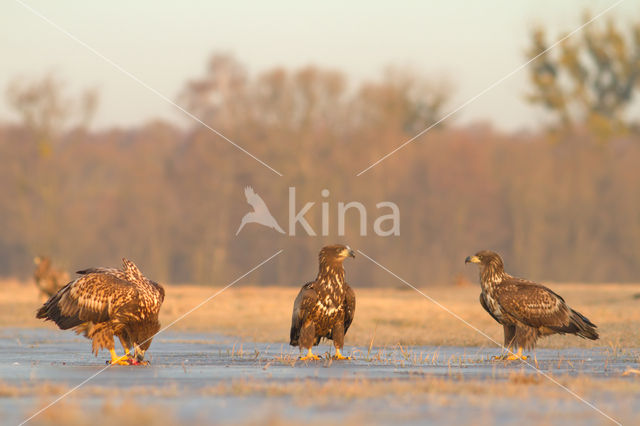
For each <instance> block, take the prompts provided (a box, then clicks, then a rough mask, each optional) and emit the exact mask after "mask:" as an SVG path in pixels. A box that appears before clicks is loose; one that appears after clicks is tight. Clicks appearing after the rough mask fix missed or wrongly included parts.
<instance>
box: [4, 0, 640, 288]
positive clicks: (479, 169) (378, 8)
mask: <svg viewBox="0 0 640 426" xmlns="http://www.w3.org/2000/svg"><path fill="white" fill-rule="evenodd" d="M27 4H28V5H30V6H32V7H33V8H35V9H36V10H37V11H39V12H40V13H42V14H43V15H44V16H46V17H47V18H48V19H50V20H51V21H52V22H54V23H55V24H57V25H59V26H60V27H62V28H64V29H65V30H67V31H69V32H70V33H71V34H73V35H74V36H75V37H77V38H78V39H79V40H81V41H82V42H85V43H87V44H88V45H90V46H92V47H93V48H94V49H96V51H98V52H100V53H101V54H103V55H105V56H106V57H108V58H110V59H111V60H113V61H115V62H116V63H117V64H118V65H120V66H121V67H122V68H123V69H125V70H126V71H127V72H130V73H132V74H133V75H135V76H136V77H137V78H139V79H140V80H142V81H143V82H145V83H146V84H148V85H149V86H151V87H153V88H154V89H156V90H158V91H159V92H161V93H162V94H163V95H165V96H167V97H168V98H170V99H172V100H173V101H174V102H175V103H177V104H178V105H180V106H182V107H183V108H185V109H186V110H188V111H189V112H191V113H192V114H194V115H195V116H197V117H198V118H199V119H201V120H202V121H203V122H205V123H207V124H208V125H210V126H211V127H213V128H214V129H216V130H218V131H219V132H221V133H223V134H224V135H225V136H226V137H228V138H230V139H231V140H233V141H234V142H236V143H238V144H239V145H240V146H242V147H243V148H245V149H247V150H248V151H249V152H251V153H252V154H254V155H255V156H257V157H258V158H260V159H261V160H263V161H265V162H266V163H267V164H269V165H270V166H271V167H273V168H275V169H276V170H278V171H279V172H281V173H282V174H283V176H282V177H280V176H278V175H277V174H275V173H273V172H272V171H271V170H269V169H268V168H266V167H264V166H262V165H261V164H259V163H258V162H256V161H255V160H254V159H252V158H251V157H249V156H247V155H245V154H244V153H242V152H240V151H239V150H238V149H236V148H235V147H233V146H232V145H231V144H229V143H228V142H226V141H224V140H223V139H222V138H220V137H219V136H217V135H216V134H214V133H213V132H211V131H210V130H208V129H207V128H206V127H204V126H202V125H201V124H200V123H198V122H196V121H194V120H192V119H191V118H189V117H187V116H185V115H184V114H183V113H181V112H180V111H179V110H178V109H176V108H175V107H173V106H172V105H170V104H169V103H167V102H165V101H164V100H162V99H161V98H160V97H158V96H157V94H154V93H152V92H151V91H149V90H148V89H146V88H144V87H143V86H142V85H140V84H139V83H137V82H135V81H134V80H132V79H131V78H130V77H129V76H127V75H125V74H124V73H122V72H121V71H119V70H118V69H116V68H115V67H113V66H112V65H110V64H109V63H107V62H105V61H104V60H102V59H100V58H99V57H97V56H96V55H94V54H93V53H92V52H90V51H89V50H88V49H86V48H85V47H83V46H82V45H80V44H78V43H77V42H75V41H73V40H72V39H71V38H69V37H68V36H66V35H65V34H63V33H62V32H60V31H58V30H57V29H55V28H54V27H53V26H51V25H50V24H49V23H47V22H45V21H44V20H43V19H41V18H40V17H38V16H36V15H35V14H34V13H33V12H32V11H30V10H28V9H27V8H25V7H23V6H22V5H20V4H19V3H17V2H6V3H4V4H3V5H2V6H0V10H1V11H2V15H3V16H4V18H5V19H4V20H5V23H4V24H3V26H2V28H0V52H1V53H2V56H3V58H4V60H3V65H2V70H1V72H0V85H1V87H2V92H1V93H2V99H1V101H0V224H1V227H0V276H3V277H17V278H20V279H26V278H28V277H29V276H30V275H31V273H32V271H33V268H34V263H33V259H34V257H35V256H38V255H40V256H50V257H51V258H52V260H53V262H54V264H56V265H58V266H59V267H60V268H61V269H65V270H68V271H74V270H77V269H81V268H85V267H88V266H97V265H101V266H118V265H119V264H120V258H121V257H123V256H126V257H128V258H130V259H132V260H134V261H136V262H137V263H138V265H139V266H140V267H141V269H142V270H143V271H144V272H145V273H146V274H147V275H148V276H149V277H152V278H153V279H156V280H158V281H162V282H170V283H196V284H211V285H220V284H226V283H228V282H229V281H231V280H233V279H235V278H236V277H237V276H239V275H241V274H243V273H245V272H246V271H247V270H248V269H250V268H251V267H253V266H254V265H256V264H258V263H259V262H260V261H262V260H264V259H265V258H267V257H269V256H271V255H272V254H273V253H275V252H276V251H277V250H279V249H284V253H283V254H282V255H280V256H278V257H277V258H275V259H274V260H273V261H272V262H270V263H268V264H267V265H265V266H264V267H262V268H260V269H259V270H257V271H255V272H254V273H253V274H252V275H251V276H250V277H249V278H247V280H249V281H251V282H252V283H254V284H261V285H262V284H264V285H266V284H278V285H301V284H303V283H304V282H306V281H308V280H311V279H313V278H314V276H315V273H316V270H317V262H316V258H317V252H318V250H319V248H320V247H321V246H323V245H325V244H327V243H335V242H341V243H346V244H350V245H351V246H352V247H354V248H356V249H360V250H362V251H363V252H365V253H367V254H368V255H370V256H372V257H373V258H374V259H376V260H378V261H380V262H381V263H383V264H384V265H385V266H387V267H389V268H390V269H391V270H393V271H394V272H396V273H398V274H399V275H400V276H402V277H403V278H405V279H407V280H408V281H409V282H411V283H413V284H414V285H417V286H425V285H431V284H448V283H463V282H466V281H467V280H473V281H475V280H476V278H475V274H476V273H477V271H475V270H470V269H469V268H465V267H464V258H465V256H467V255H469V254H472V253H474V252H475V251H477V250H480V249H486V248H489V249H493V250H496V251H498V252H500V253H501V254H502V255H503V257H504V258H505V262H506V265H507V270H508V271H510V272H511V273H513V274H516V275H523V276H527V277H529V278H532V279H537V280H552V281H573V282H578V281H582V282H627V281H635V282H638V281H640V118H639V117H640V102H639V97H640V96H639V95H640V6H638V5H637V3H636V2H624V3H622V4H620V5H618V6H616V7H615V8H613V9H612V10H611V11H609V12H608V13H606V14H605V15H604V16H603V17H601V18H599V19H597V20H596V21H595V22H593V23H592V24H590V25H588V26H587V27H585V28H584V29H583V30H582V31H580V32H579V33H576V34H574V35H573V36H572V37H570V38H569V39H568V40H566V41H565V42H563V43H562V44H560V45H559V46H557V47H555V48H554V49H552V50H551V51H549V52H548V53H545V54H543V55H541V56H540V57H538V58H537V59H536V60H534V61H533V62H532V63H531V64H529V65H528V66H527V67H525V68H524V69H522V70H520V71H519V72H517V73H515V74H514V75H513V76H512V77H511V78H509V79H507V80H506V81H504V83H502V84H500V85H498V86H497V87H495V88H494V89H492V90H491V91H490V92H488V93H486V94H485V95H483V96H482V97H481V98H479V99H478V100H476V101H475V102H474V103H472V104H470V105H469V106H468V107H466V108H464V109H463V110H461V111H460V112H459V113H456V114H455V115H453V116H452V117H450V118H448V119H447V120H445V121H444V122H442V123H441V124H439V125H438V126H436V127H435V128H433V129H432V130H430V131H429V132H427V133H426V134H425V135H424V136H422V137H421V138H419V139H418V140H416V141H415V142H414V143H412V144H409V145H408V146H407V147H405V148H404V149H402V150H401V151H399V152H397V153H396V154H395V155H393V156H391V157H390V158H389V159H387V160H386V161H384V162H382V163H380V164H379V165H378V166H376V167H374V168H372V169H370V170H368V171H367V172H366V173H364V174H362V175H361V176H356V175H357V174H358V173H359V172H360V171H362V170H363V169H365V168H367V167H368V166H369V165H371V164H372V163H373V162H374V161H376V160H378V159H379V158H380V157H382V156H384V155H385V154H387V153H388V152H390V151H392V150H393V149H395V148H396V147H397V146H398V145H400V144H402V143H403V142H405V141H406V140H408V139H410V138H411V137H413V136H414V135H415V134H417V133H418V132H420V131H421V130H423V129H425V128H426V127H428V126H430V125H431V124H433V123H435V122H436V121H437V120H438V119H440V118H441V117H443V116H445V115H446V114H447V113H449V112H450V111H452V110H453V109H455V108H456V107H458V106H459V105H460V104H462V103H463V102H465V101H467V100H468V99H470V98H471V97H473V96H475V95H476V94H477V93H479V92H481V91H482V90H484V89H485V88H486V87H488V86H489V85H491V84H493V83H494V82H496V81H497V80H498V79H500V78H501V77H503V76H504V75H506V74H507V73H509V72H511V71H513V70H514V69H516V68H517V67H518V66H519V65H521V64H522V63H524V62H526V61H527V60H528V59H530V58H533V57H534V56H536V55H538V54H539V53H541V52H543V51H544V50H545V49H546V48H547V47H549V46H550V45H551V44H553V43H554V42H556V41H557V40H559V39H560V38H562V37H563V36H564V35H566V34H567V33H569V32H570V31H573V30H574V29H575V28H577V27H579V26H580V25H581V24H582V23H584V22H586V21H587V20H589V19H590V17H592V16H594V15H595V14H597V13H599V12H600V11H602V10H604V9H606V8H607V7H609V6H611V5H613V4H614V1H577V0H576V1H566V2H562V3H561V4H558V3H557V2H551V1H524V2H507V1H496V2H493V3H492V2H489V4H487V2H482V4H480V3H478V4H477V5H476V4H471V5H469V4H468V3H467V2H462V1H451V2H446V4H445V2H442V3H438V4H427V3H426V2H407V3H403V4H402V5H398V4H395V3H394V4H393V5H391V4H382V3H375V4H371V3H370V2H352V3H350V4H349V5H344V4H342V3H339V2H334V1H330V2H325V3H323V5H300V4H298V3H297V2H268V3H264V4H251V3H247V2H236V3H234V5H228V4H227V5H217V4H212V3H210V2H193V3H191V4H190V5H188V6H184V5H181V6H178V4H177V3H175V4H156V3H155V2H150V1H141V2H136V3H135V4H133V5H132V4H129V3H124V2H109V3H104V4H100V5H97V4H89V3H82V2H62V3H58V2H56V3H55V4H54V3H50V2H45V1H29V2H27ZM245 186H252V187H253V188H254V189H255V190H256V192H257V193H258V194H260V196H261V197H262V198H263V199H264V200H265V202H266V203H267V205H268V206H269V208H270V210H271V213H272V214H273V216H274V217H275V218H276V219H277V220H278V222H279V223H280V225H281V226H282V227H283V228H285V229H287V223H288V217H289V211H288V208H289V206H288V202H289V198H288V188H289V187H295V188H296V196H297V210H299V209H300V208H302V206H303V205H304V204H305V203H307V202H314V203H315V206H314V207H313V208H312V209H311V210H310V211H309V213H308V214H307V216H306V217H307V220H308V221H309V223H310V224H311V225H312V226H313V227H314V228H315V230H316V232H318V233H320V229H321V223H322V217H321V215H322V211H321V207H320V204H321V203H322V202H326V203H329V212H330V216H329V222H330V233H329V235H328V236H315V237H311V236H307V235H306V234H305V233H304V232H303V231H302V229H301V228H300V227H298V232H297V235H296V236H295V237H294V236H289V235H282V234H279V233H277V232H275V231H273V230H271V229H267V228H264V227H260V226H258V225H255V224H254V225H247V226H246V227H245V228H244V229H243V231H242V232H241V233H240V234H239V235H238V236H236V235H235V233H236V230H237V229H238V226H239V224H240V221H241V219H242V217H243V216H244V214H245V213H247V212H249V211H250V210H251V208H250V206H249V205H248V204H247V202H246V199H245V196H244V192H243V190H244V187H245ZM323 189H328V190H329V191H330V196H329V197H322V196H321V191H322V190H323ZM349 201H359V202H361V203H363V204H364V205H365V206H366V208H367V212H368V215H369V217H368V220H367V226H368V233H369V236H366V237H362V236H360V222H359V218H358V215H357V214H356V212H355V211H350V212H349V213H348V217H347V228H346V234H345V236H338V229H337V217H338V215H337V206H338V202H349ZM381 201H392V202H395V203H396V204H397V205H398V206H399V208H400V212H401V219H400V235H399V236H389V237H379V236H376V235H375V234H374V233H373V232H372V226H373V222H374V221H375V219H376V218H377V217H378V216H379V215H380V214H383V213H388V211H384V212H383V211H381V210H380V211H379V210H378V209H376V204H377V203H379V202H381ZM347 268H348V271H349V272H348V273H349V280H350V281H351V282H352V283H353V284H354V285H355V286H401V285H402V284H399V283H398V282H397V281H396V280H395V279H393V278H392V277H390V276H389V275H387V274H386V273H385V272H383V271H381V270H380V269H378V268H377V267H376V266H375V265H373V264H372V263H370V262H369V261H367V260H365V259H363V258H362V257H361V256H360V257H359V258H356V259H355V261H353V262H351V263H349V264H348V265H347Z"/></svg>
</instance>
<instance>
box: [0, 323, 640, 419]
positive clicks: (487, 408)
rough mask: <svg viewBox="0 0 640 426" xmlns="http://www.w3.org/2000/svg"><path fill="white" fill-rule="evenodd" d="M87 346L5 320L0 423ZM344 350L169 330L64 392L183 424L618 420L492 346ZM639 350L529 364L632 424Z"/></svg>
mask: <svg viewBox="0 0 640 426" xmlns="http://www.w3.org/2000/svg"><path fill="white" fill-rule="evenodd" d="M89 348H90V343H89V341H87V340H85V339H83V338H81V337H79V336H76V335H75V334H73V333H72V332H62V331H52V330H47V329H19V328H5V329H0V383H2V389H0V418H1V419H2V424H19V423H20V422H21V421H22V420H24V419H25V418H27V417H28V416H29V415H31V414H33V413H34V412H35V411H37V409H38V408H39V407H43V406H45V405H47V404H48V403H49V402H51V401H54V400H55V399H56V398H57V397H58V396H60V395H61V394H63V393H64V392H66V391H67V390H69V389H71V388H73V387H74V386H76V385H77V384H80V383H81V382H83V381H84V380H85V379H87V378H89V377H90V376H92V375H93V374H95V373H97V372H99V371H101V370H103V369H104V367H105V360H106V359H107V358H108V353H107V352H102V353H101V354H100V355H99V356H98V358H95V357H93V355H91V354H90V350H89ZM328 348H329V346H328V345H326V344H324V345H321V346H320V347H319V348H318V349H317V350H316V352H317V353H318V354H322V353H323V352H326V351H327V350H328ZM345 349H346V352H347V353H351V354H353V355H354V358H355V359H354V360H352V361H336V362H332V361H330V360H326V359H325V360H322V361H317V362H308V363H305V362H300V361H296V356H297V354H298V353H297V350H294V349H293V348H290V347H289V346H284V345H281V344H271V345H270V344H264V343H258V344H254V343H248V342H241V341H240V340H236V339H233V338H229V337H221V336H216V335H207V334H190V333H170V332H167V333H166V334H163V335H161V336H158V337H157V338H156V339H155V340H154V342H153V344H152V346H151V349H150V350H149V352H148V354H149V355H150V356H151V357H152V360H151V365H150V366H147V367H135V366H124V367H123V366H113V367H109V368H106V369H104V371H101V372H100V373H99V374H98V375H97V376H95V377H94V378H92V379H91V380H90V381H89V382H87V383H86V384H85V385H84V386H82V387H81V388H80V389H78V390H77V391H75V392H73V393H72V394H71V395H70V397H69V400H70V401H75V402H76V403H77V405H79V406H81V407H82V408H81V410H92V409H99V408H100V407H101V406H103V404H104V403H105V401H106V400H109V401H111V402H114V401H115V402H114V403H116V404H117V403H118V401H121V400H124V399H128V400H135V403H136V404H139V405H140V406H145V407H146V406H148V407H156V408H154V409H159V408H157V407H162V408H161V409H162V410H165V411H166V413H167V416H169V413H170V416H171V418H173V419H176V420H177V421H178V422H182V423H186V422H194V423H214V422H216V423H263V422H265V421H266V420H270V421H271V422H272V423H278V424H280V423H289V422H297V423H299V422H310V423H327V422H336V423H339V422H342V423H344V422H349V423H351V424H362V423H367V424H372V423H374V424H398V423H403V424H425V423H434V424H435V423H447V424H454V423H456V424H464V423H467V424H470V423H474V424H483V423H486V424H494V423H497V424H512V423H514V422H518V423H519V424H538V423H539V422H544V423H550V424H563V425H566V424H572V423H575V424H613V423H612V422H610V421H609V420H608V419H607V418H606V417H605V416H603V415H602V414H600V413H598V412H597V411H596V410H595V409H594V408H592V407H590V406H589V405H588V404H586V403H585V402H582V401H580V400H579V399H578V398H576V397H575V396H572V395H570V394H569V392H568V391H566V390H564V389H562V388H561V387H560V386H559V385H557V384H554V383H552V382H551V381H550V380H549V379H548V378H545V377H542V376H541V375H540V374H539V373H538V372H536V370H535V369H534V368H532V367H531V366H528V365H525V364H523V363H521V362H518V361H514V362H503V361H492V360H491V359H490V358H491V356H492V355H496V354H497V351H498V350H497V349H494V348H462V347H409V348H402V347H389V348H378V347H373V348H371V349H369V348H353V347H349V346H347V347H346V348H345ZM118 350H119V351H121V349H120V348H118ZM639 353H640V351H638V350H633V349H625V350H622V349H620V348H601V349H588V350H587V349H579V350H578V349H554V350H549V349H539V350H538V351H537V352H536V361H535V362H537V366H538V367H539V368H540V370H542V371H544V372H545V373H546V374H548V375H550V376H551V377H553V378H554V380H557V381H558V382H559V383H560V384H562V385H563V386H567V387H569V388H571V389H573V390H575V392H576V393H577V394H579V395H580V396H582V397H584V398H585V399H586V400H588V401H589V403H592V404H593V405H594V406H596V407H597V408H598V409H600V410H602V411H603V412H605V413H606V414H607V415H610V416H612V417H614V418H616V419H617V420H620V421H622V422H623V423H629V424H631V423H636V424H637V423H638V421H640V392H639V391H638V389H639V386H638V384H639V382H640V378H639V376H638V375H636V374H635V373H634V370H635V369H636V368H638V354H639ZM531 364H532V365H533V364H534V361H533V360H531ZM625 373H626V374H625ZM485 385H486V387H485ZM42 418H45V417H42ZM41 420H42V419H40V416H38V417H36V418H35V419H34V420H33V423H34V424H35V423H39V422H40V421H41Z"/></svg>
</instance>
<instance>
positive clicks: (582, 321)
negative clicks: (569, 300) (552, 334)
mask: <svg viewBox="0 0 640 426" xmlns="http://www.w3.org/2000/svg"><path fill="white" fill-rule="evenodd" d="M597 328H598V326H597V325H595V324H594V323H592V322H591V321H590V320H589V318H587V317H585V316H584V315H582V314H581V313H580V312H578V311H574V310H573V309H571V313H570V314H569V324H568V325H566V326H565V327H562V328H561V329H558V330H557V331H559V332H561V333H570V334H575V335H577V336H580V337H582V338H584V339H589V340H598V338H599V337H600V336H599V335H598V330H596V329H597Z"/></svg>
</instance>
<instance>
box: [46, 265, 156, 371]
mask: <svg viewBox="0 0 640 426" xmlns="http://www.w3.org/2000/svg"><path fill="white" fill-rule="evenodd" d="M122 263H123V268H122V269H113V268H91V269H85V270H83V271H78V274H80V276H79V277H78V278H77V279H76V280H75V281H72V282H70V283H69V284H67V285H66V286H64V287H63V288H62V289H60V290H59V291H58V292H57V293H56V294H54V295H53V296H52V297H51V298H50V299H49V300H48V301H47V302H46V303H45V304H44V305H43V306H42V307H41V308H40V309H39V310H38V313H37V315H36V317H37V318H42V319H45V320H51V321H53V322H55V323H56V324H57V325H58V327H60V328H61V329H63V330H68V329H70V328H72V329H73V330H75V331H76V333H78V334H84V336H85V337H87V338H89V339H91V340H92V350H93V353H94V354H95V355H97V354H98V351H99V350H100V349H102V348H106V349H108V350H109V351H110V352H111V358H112V362H118V361H120V362H118V363H121V364H130V363H134V364H135V363H139V362H142V361H143V359H144V353H145V351H146V350H147V349H148V348H149V346H150V345H151V340H152V338H153V336H154V335H155V333H157V332H158V330H159V329H160V323H159V321H158V314H159V312H160V306H161V305H162V302H163V301H164V289H163V288H162V286H160V285H159V284H158V283H156V282H154V281H150V280H148V279H147V278H146V277H145V276H144V275H143V274H142V272H140V270H139V269H138V267H137V266H136V265H135V264H134V263H133V262H131V261H129V260H127V259H122ZM114 335H115V336H118V337H119V339H120V342H121V343H122V346H123V347H124V349H125V353H126V355H125V357H124V358H125V360H124V361H122V360H121V359H120V358H117V356H116V355H115V351H114V342H113V336H114ZM131 349H133V350H134V355H135V358H130V357H128V355H129V353H130V350H131Z"/></svg>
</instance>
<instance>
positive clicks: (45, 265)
mask: <svg viewBox="0 0 640 426" xmlns="http://www.w3.org/2000/svg"><path fill="white" fill-rule="evenodd" d="M33 263H35V265H36V269H35V270H34V271H33V279H34V280H35V282H36V287H38V289H39V290H40V296H41V297H42V298H43V299H44V300H46V299H48V298H49V297H51V296H53V295H54V294H55V292H56V291H58V290H60V289H61V288H62V287H64V285H65V284H66V283H68V282H69V274H67V273H66V272H64V271H60V270H58V269H56V268H54V267H53V266H52V265H51V259H50V258H49V257H47V256H37V257H36V258H34V259H33Z"/></svg>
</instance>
